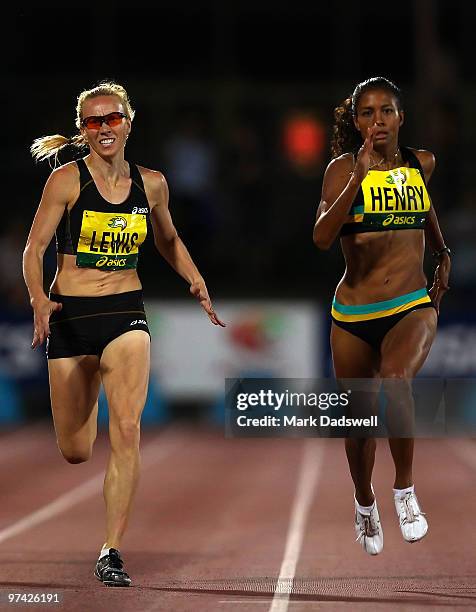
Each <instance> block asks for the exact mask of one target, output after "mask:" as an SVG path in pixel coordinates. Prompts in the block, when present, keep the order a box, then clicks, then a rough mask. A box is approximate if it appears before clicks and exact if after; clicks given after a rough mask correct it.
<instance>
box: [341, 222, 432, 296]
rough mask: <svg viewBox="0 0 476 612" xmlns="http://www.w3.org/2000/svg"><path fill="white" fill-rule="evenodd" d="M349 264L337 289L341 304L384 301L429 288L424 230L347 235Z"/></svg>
mask: <svg viewBox="0 0 476 612" xmlns="http://www.w3.org/2000/svg"><path fill="white" fill-rule="evenodd" d="M341 245H342V251H343V253H344V258H345V261H346V269H345V272H344V276H343V277H342V279H341V280H340V282H339V284H338V285H337V289H336V299H337V301H338V302H340V303H341V304H347V305H352V304H369V303H371V302H381V301H384V300H390V299H392V298H394V297H398V296H400V295H404V294H406V293H410V292H412V291H416V290H417V289H421V288H423V287H426V284H427V280H426V277H425V274H424V271H423V257H424V251H425V236H424V232H423V231H422V230H390V231H383V232H371V233H370V232H368V233H362V234H354V235H351V236H345V237H344V238H342V240H341Z"/></svg>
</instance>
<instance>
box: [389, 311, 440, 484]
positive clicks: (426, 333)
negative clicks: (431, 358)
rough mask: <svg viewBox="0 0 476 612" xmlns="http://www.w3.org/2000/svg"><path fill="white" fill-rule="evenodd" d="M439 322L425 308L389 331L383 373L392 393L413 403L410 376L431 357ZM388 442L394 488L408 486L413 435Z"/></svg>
mask: <svg viewBox="0 0 476 612" xmlns="http://www.w3.org/2000/svg"><path fill="white" fill-rule="evenodd" d="M436 325H437V316H436V311H435V309H434V308H423V309H420V310H414V311H413V312H410V313H409V314H408V315H406V316H405V317H404V318H403V319H402V320H401V321H399V322H398V323H397V324H396V325H395V326H394V327H392V329H391V330H390V331H389V332H388V333H387V335H386V336H385V338H384V339H383V342H382V346H381V364H380V376H381V377H382V378H383V379H385V380H388V381H389V386H390V387H393V390H390V391H389V393H388V396H390V395H391V394H392V391H397V392H398V393H399V395H400V399H401V398H404V397H408V398H409V400H408V401H410V402H412V399H411V393H410V389H409V385H410V379H411V378H413V377H414V376H416V374H417V373H418V371H419V370H420V368H421V367H422V365H423V363H424V362H425V359H426V358H427V356H428V353H429V351H430V348H431V345H432V343H433V340H434V338H435V334H436ZM389 379H390V380H389ZM400 387H401V388H400ZM403 409H404V407H403ZM388 442H389V445H390V451H391V453H392V457H393V461H394V463H395V483H394V488H395V489H405V488H407V487H409V486H411V485H412V484H413V477H412V464H413V438H389V440H388Z"/></svg>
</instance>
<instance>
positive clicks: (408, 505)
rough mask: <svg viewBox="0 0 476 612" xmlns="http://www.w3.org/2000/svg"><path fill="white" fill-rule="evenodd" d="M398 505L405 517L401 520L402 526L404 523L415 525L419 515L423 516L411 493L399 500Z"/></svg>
mask: <svg viewBox="0 0 476 612" xmlns="http://www.w3.org/2000/svg"><path fill="white" fill-rule="evenodd" d="M400 503H401V505H402V506H403V509H404V511H405V517H404V518H403V519H401V521H402V525H405V524H406V523H415V522H416V521H418V517H419V515H420V514H425V513H424V512H422V511H421V510H420V507H419V505H418V502H417V500H416V497H415V495H414V494H413V493H407V494H406V495H405V497H403V498H402V499H400Z"/></svg>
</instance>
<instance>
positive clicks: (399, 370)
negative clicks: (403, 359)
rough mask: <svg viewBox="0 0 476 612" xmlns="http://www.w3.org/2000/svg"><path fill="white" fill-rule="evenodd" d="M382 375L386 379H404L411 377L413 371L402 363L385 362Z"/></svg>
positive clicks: (382, 366)
mask: <svg viewBox="0 0 476 612" xmlns="http://www.w3.org/2000/svg"><path fill="white" fill-rule="evenodd" d="M380 377H381V378H383V379H384V380H392V381H404V380H408V379H409V378H411V371H410V369H409V368H407V367H406V366H405V365H404V364H401V363H391V362H389V363H383V364H382V365H381V367H380Z"/></svg>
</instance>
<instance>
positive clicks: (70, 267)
mask: <svg viewBox="0 0 476 612" xmlns="http://www.w3.org/2000/svg"><path fill="white" fill-rule="evenodd" d="M137 289H142V285H141V282H140V280H139V277H138V275H137V271H136V270H115V271H113V272H104V271H102V270H96V269H94V268H78V267H77V266H76V255H65V254H63V253H58V268H57V271H56V275H55V278H54V280H53V283H52V284H51V288H50V291H51V292H52V293H57V294H58V295H73V296H85V297H86V296H87V297H100V296H103V295H111V294H115V293H124V292H126V291H135V290H137Z"/></svg>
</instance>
